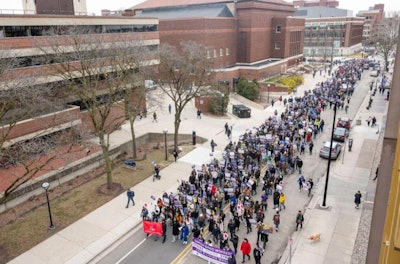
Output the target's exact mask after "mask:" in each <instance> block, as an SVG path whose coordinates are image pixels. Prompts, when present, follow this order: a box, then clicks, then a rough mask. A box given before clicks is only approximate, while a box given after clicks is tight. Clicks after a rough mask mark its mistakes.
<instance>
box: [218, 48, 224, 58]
mask: <svg viewBox="0 0 400 264" xmlns="http://www.w3.org/2000/svg"><path fill="white" fill-rule="evenodd" d="M219 56H220V57H222V56H224V49H223V48H219Z"/></svg>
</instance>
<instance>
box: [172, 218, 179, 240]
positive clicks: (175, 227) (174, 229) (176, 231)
mask: <svg viewBox="0 0 400 264" xmlns="http://www.w3.org/2000/svg"><path fill="white" fill-rule="evenodd" d="M179 227H180V224H179V223H178V222H177V221H174V223H173V226H172V235H174V236H177V235H179Z"/></svg>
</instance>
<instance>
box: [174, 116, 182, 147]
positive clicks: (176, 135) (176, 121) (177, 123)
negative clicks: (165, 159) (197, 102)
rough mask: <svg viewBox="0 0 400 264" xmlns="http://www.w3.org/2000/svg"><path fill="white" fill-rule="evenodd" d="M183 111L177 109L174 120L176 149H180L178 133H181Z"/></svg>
mask: <svg viewBox="0 0 400 264" xmlns="http://www.w3.org/2000/svg"><path fill="white" fill-rule="evenodd" d="M180 113H181V112H180V111H176V114H175V122H174V150H177V149H178V133H179V126H180V124H181V114H180Z"/></svg>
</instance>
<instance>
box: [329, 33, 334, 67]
mask: <svg viewBox="0 0 400 264" xmlns="http://www.w3.org/2000/svg"><path fill="white" fill-rule="evenodd" d="M334 44H335V41H334V40H332V50H331V65H330V67H329V68H330V69H329V73H330V74H332V66H333V46H334Z"/></svg>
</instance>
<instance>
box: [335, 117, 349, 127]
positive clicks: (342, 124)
mask: <svg viewBox="0 0 400 264" xmlns="http://www.w3.org/2000/svg"><path fill="white" fill-rule="evenodd" d="M336 126H337V127H344V128H347V129H350V128H351V120H350V118H348V117H340V118H339V120H338V122H337V124H336Z"/></svg>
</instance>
